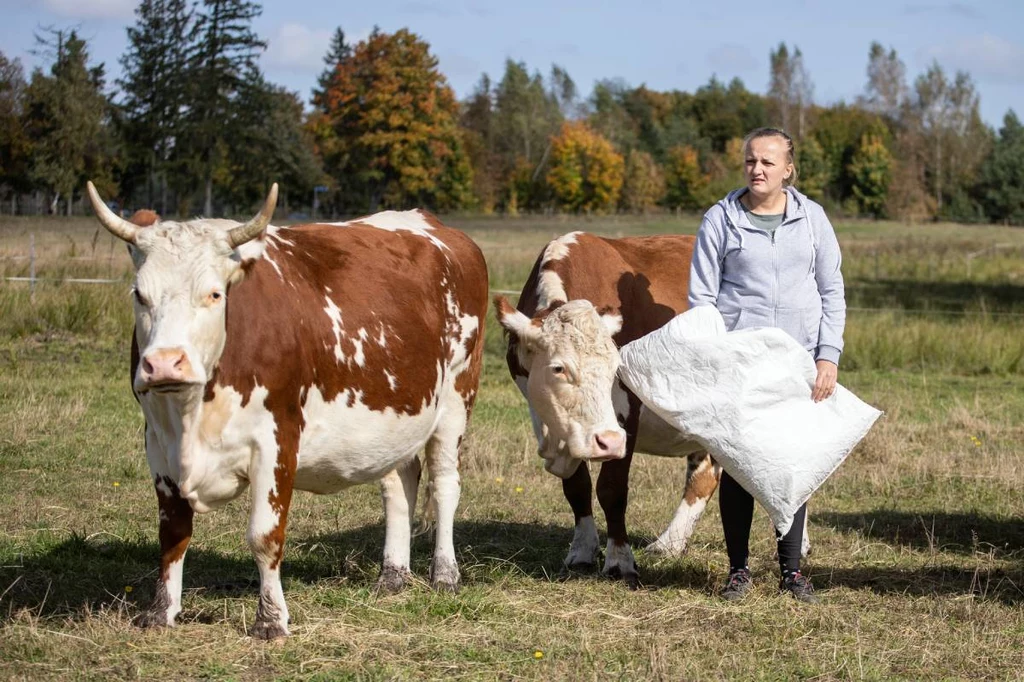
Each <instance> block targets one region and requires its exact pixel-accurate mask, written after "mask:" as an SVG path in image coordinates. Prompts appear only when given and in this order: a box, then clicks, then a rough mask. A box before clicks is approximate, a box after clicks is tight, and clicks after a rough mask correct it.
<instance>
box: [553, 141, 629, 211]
mask: <svg viewBox="0 0 1024 682" xmlns="http://www.w3.org/2000/svg"><path fill="white" fill-rule="evenodd" d="M624 172H625V161H624V160H623V158H622V155H621V154H619V153H618V152H616V151H615V148H614V147H613V146H612V143H611V142H609V141H608V140H607V139H605V138H604V137H602V136H601V135H599V134H598V133H596V132H594V131H593V130H592V129H591V128H590V127H589V126H588V125H587V124H586V123H583V122H581V121H570V122H566V123H564V124H562V129H561V131H559V133H558V135H556V136H555V137H554V138H553V139H552V141H551V169H550V170H549V171H548V175H547V182H548V185H550V187H551V190H552V192H553V194H554V196H555V199H556V200H557V201H558V203H559V205H560V206H561V207H562V208H563V209H566V210H569V211H584V212H604V211H614V210H615V206H616V205H617V204H618V202H619V194H620V192H621V191H622V182H623V177H624Z"/></svg>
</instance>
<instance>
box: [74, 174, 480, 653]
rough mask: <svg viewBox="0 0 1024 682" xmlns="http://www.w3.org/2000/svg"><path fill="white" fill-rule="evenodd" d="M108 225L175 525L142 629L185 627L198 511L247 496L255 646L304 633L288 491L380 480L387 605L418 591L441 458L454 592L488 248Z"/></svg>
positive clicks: (165, 516)
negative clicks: (297, 612) (288, 555)
mask: <svg viewBox="0 0 1024 682" xmlns="http://www.w3.org/2000/svg"><path fill="white" fill-rule="evenodd" d="M89 195H90V198H91V200H92V205H93V208H94V209H95V211H96V214H97V216H98V218H99V220H100V222H101V223H102V224H103V225H104V226H105V227H106V228H107V229H108V230H110V231H111V232H112V233H113V234H115V235H116V236H118V237H120V238H121V239H123V240H125V241H126V242H128V244H129V249H130V251H131V256H132V261H133V263H134V266H135V270H136V275H135V289H134V308H135V324H136V329H135V338H134V342H135V344H137V347H136V348H135V352H134V353H133V355H134V359H135V362H133V367H132V377H133V390H134V392H135V394H136V396H137V397H138V399H139V402H140V404H141V405H142V411H143V413H144V415H145V417H146V456H147V459H148V460H149V466H150V471H151V472H152V476H153V481H154V485H155V487H156V494H157V499H158V503H159V510H160V552H161V558H160V576H159V578H158V580H157V586H156V597H155V600H154V603H153V605H152V606H151V608H150V609H149V610H148V611H147V612H146V613H144V614H143V616H142V617H141V621H142V623H143V624H144V625H173V624H174V618H175V616H176V615H177V614H178V612H179V611H180V610H181V577H182V561H183V558H184V554H185V550H186V548H187V546H188V543H189V540H190V538H191V535H192V517H193V513H194V512H206V511H209V510H211V509H214V508H216V507H218V506H220V505H223V504H225V503H227V502H228V501H229V500H232V499H234V498H235V497H238V495H240V494H241V493H242V491H243V490H245V488H246V487H251V489H252V492H251V500H252V508H251V511H250V515H249V524H248V531H247V533H246V540H247V541H248V544H249V547H250V549H251V550H252V553H253V556H254V558H255V560H256V564H257V566H258V567H259V571H260V596H259V607H258V609H257V611H256V619H255V624H254V625H253V628H252V634H253V636H254V637H260V638H274V637H279V636H283V635H287V634H288V608H287V606H286V604H285V600H284V595H283V593H282V590H281V578H280V571H281V559H282V556H283V553H284V542H285V525H286V522H287V518H288V507H289V503H290V502H291V497H292V490H293V489H299V490H308V491H311V492H315V493H333V492H337V491H338V490H341V489H342V488H346V487H348V486H351V485H355V484H357V483H369V482H372V481H377V480H379V481H380V482H381V489H382V494H383V500H384V511H385V526H386V530H385V543H384V558H383V566H382V570H381V577H380V582H379V586H380V587H381V588H383V589H387V590H397V589H399V588H401V587H402V586H403V584H404V583H405V582H406V581H407V580H408V578H409V576H410V572H409V555H410V536H411V520H412V514H413V511H414V509H415V506H416V494H417V487H418V482H419V476H420V460H419V457H418V453H419V451H420V450H421V449H423V448H425V449H426V467H427V472H428V479H429V484H428V496H429V502H428V505H429V511H430V512H432V514H433V516H434V519H435V524H436V525H435V528H436V531H435V532H436V537H435V545H434V555H433V560H432V562H431V568H430V571H431V583H432V585H433V586H434V587H435V588H437V589H445V590H455V589H457V587H458V585H459V569H458V565H457V564H456V559H455V551H454V546H453V543H452V523H453V520H454V515H455V509H456V506H457V504H458V501H459V492H460V482H459V472H458V462H459V447H460V444H461V441H462V437H463V434H464V432H465V430H466V424H467V422H468V420H469V416H470V411H471V409H472V406H473V401H474V399H475V397H476V391H477V385H478V382H479V376H480V369H481V362H482V353H483V330H482V324H483V319H484V315H485V313H486V308H487V295H488V294H487V270H486V265H485V263H484V259H483V256H482V255H481V253H480V250H479V249H478V248H477V246H476V245H475V244H474V243H473V242H472V241H471V240H470V239H469V238H468V237H466V236H465V235H464V234H462V233H461V232H458V231H457V230H453V229H450V228H447V227H445V226H443V225H442V224H441V223H439V222H438V220H437V219H436V218H434V217H433V216H432V215H430V214H429V213H426V212H423V211H406V212H394V211H388V212H384V213H378V214H376V215H373V216H370V217H367V218H362V219H359V220H354V221H351V222H348V223H337V224H313V225H298V226H294V227H289V228H277V227H272V226H271V227H268V224H269V221H270V218H271V216H272V215H273V210H274V205H275V204H276V201H277V185H274V186H273V188H272V189H271V191H270V195H269V196H268V198H267V200H266V203H265V205H264V207H263V209H262V210H261V212H260V213H259V214H258V215H257V216H256V217H255V218H253V219H252V220H251V221H249V222H248V223H245V224H239V223H237V222H234V221H228V220H201V219H200V220H192V221H189V222H183V223H176V222H155V223H154V224H152V225H151V226H149V227H145V228H140V227H138V226H136V225H133V224H132V223H130V222H129V221H125V220H122V219H121V218H118V217H117V216H116V215H114V214H113V213H112V212H111V211H110V210H109V209H107V207H106V206H105V205H104V204H103V202H102V201H101V200H100V198H99V196H98V195H97V194H96V190H95V188H94V187H93V186H92V183H90V184H89Z"/></svg>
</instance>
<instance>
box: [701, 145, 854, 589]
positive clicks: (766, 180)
mask: <svg viewBox="0 0 1024 682" xmlns="http://www.w3.org/2000/svg"><path fill="white" fill-rule="evenodd" d="M743 153H744V157H745V159H746V162H745V165H744V173H745V176H746V181H747V186H746V187H744V188H741V189H738V190H735V191H733V192H730V193H729V194H728V195H727V196H726V197H725V198H724V199H722V200H721V201H719V202H718V203H717V204H716V205H715V206H713V207H712V208H711V210H709V211H708V212H707V213H706V214H705V215H704V221H703V223H701V226H700V231H699V232H698V233H697V244H696V246H695V247H694V251H693V261H692V263H691V265H690V307H695V306H700V305H713V306H715V307H717V308H718V310H719V312H721V314H722V317H723V318H724V320H725V325H726V328H727V329H728V330H729V331H733V330H736V329H747V328H750V327H778V328H780V329H782V330H783V331H785V332H787V333H788V334H789V335H790V336H792V337H793V338H795V339H796V340H797V341H799V342H800V343H802V344H803V345H804V347H805V348H806V349H807V350H808V351H809V352H810V353H812V354H813V356H814V359H815V364H816V366H817V379H816V381H815V383H814V388H813V390H812V393H811V397H812V398H813V399H814V400H815V401H816V402H817V401H821V400H824V399H826V398H828V397H829V396H831V395H832V393H833V392H834V391H835V387H836V377H837V374H838V365H839V355H840V353H841V352H842V350H843V327H844V326H845V324H846V301H845V300H844V294H843V276H842V274H841V273H840V270H839V268H840V265H841V262H842V260H841V257H840V254H839V243H838V241H837V240H836V235H835V231H834V230H833V229H832V225H831V223H829V221H828V218H827V217H826V216H825V211H824V210H823V209H822V207H821V206H820V205H819V204H817V203H815V202H813V201H811V200H810V199H808V198H807V197H805V196H804V195H803V194H801V193H800V192H798V191H796V189H795V188H794V187H793V183H794V182H795V181H796V167H795V166H794V165H793V140H792V139H791V138H790V137H789V135H787V134H786V133H784V132H783V131H781V130H778V129H776V128H759V129H757V130H755V131H753V132H751V133H750V134H749V135H747V137H746V139H745V140H744V143H743ZM718 504H719V509H720V510H721V514H722V527H723V529H724V531H725V544H726V549H727V550H728V553H729V578H728V580H727V581H726V585H725V587H724V588H723V590H722V592H721V594H722V596H723V597H725V598H726V599H728V600H730V601H732V600H737V599H740V598H742V597H743V596H744V595H745V594H746V593H747V592H748V591H749V590H750V587H751V582H750V569H749V567H748V565H747V556H748V542H749V539H750V523H751V520H752V519H753V516H754V499H753V498H752V497H751V496H750V494H749V493H748V492H747V491H746V490H744V489H743V488H742V487H741V486H740V485H739V484H738V483H737V482H736V481H735V480H734V479H733V478H732V477H731V476H729V474H728V473H725V472H724V471H723V472H722V481H721V484H720V487H719V493H718ZM806 515H807V505H806V504H805V505H804V506H802V507H801V508H800V510H799V511H798V512H797V514H796V517H795V519H794V521H793V526H792V528H791V529H790V531H789V532H788V533H787V534H786V535H785V536H778V537H777V539H778V552H779V567H780V569H781V572H782V580H781V581H780V583H779V588H780V589H781V590H783V591H785V592H789V593H790V594H792V595H793V596H794V597H796V598H797V599H799V600H800V601H804V602H810V603H814V602H817V597H815V596H814V587H813V586H812V585H811V581H810V580H809V579H808V578H806V577H805V576H804V575H802V574H801V573H800V548H801V544H802V542H803V534H804V523H805V520H806Z"/></svg>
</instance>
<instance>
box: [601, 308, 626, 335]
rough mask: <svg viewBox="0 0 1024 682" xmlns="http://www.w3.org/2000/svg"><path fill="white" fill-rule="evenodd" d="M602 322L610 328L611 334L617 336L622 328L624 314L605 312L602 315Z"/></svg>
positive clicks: (605, 326) (606, 327)
mask: <svg viewBox="0 0 1024 682" xmlns="http://www.w3.org/2000/svg"><path fill="white" fill-rule="evenodd" d="M601 324H602V325H603V326H604V328H605V329H607V330H608V333H609V334H611V335H612V336H615V335H616V334H618V333H619V332H620V331H621V330H622V315H614V314H612V313H604V314H603V315H601Z"/></svg>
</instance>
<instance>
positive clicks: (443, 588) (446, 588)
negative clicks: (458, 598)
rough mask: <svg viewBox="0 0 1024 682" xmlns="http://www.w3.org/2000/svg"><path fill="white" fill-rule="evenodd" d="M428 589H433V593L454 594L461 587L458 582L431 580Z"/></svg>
mask: <svg viewBox="0 0 1024 682" xmlns="http://www.w3.org/2000/svg"><path fill="white" fill-rule="evenodd" d="M430 587H431V588H433V590H434V591H435V592H447V593H449V594H456V593H457V592H458V591H459V588H460V587H462V585H460V584H459V581H458V580H455V581H454V582H452V581H448V580H432V581H431V582H430Z"/></svg>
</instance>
